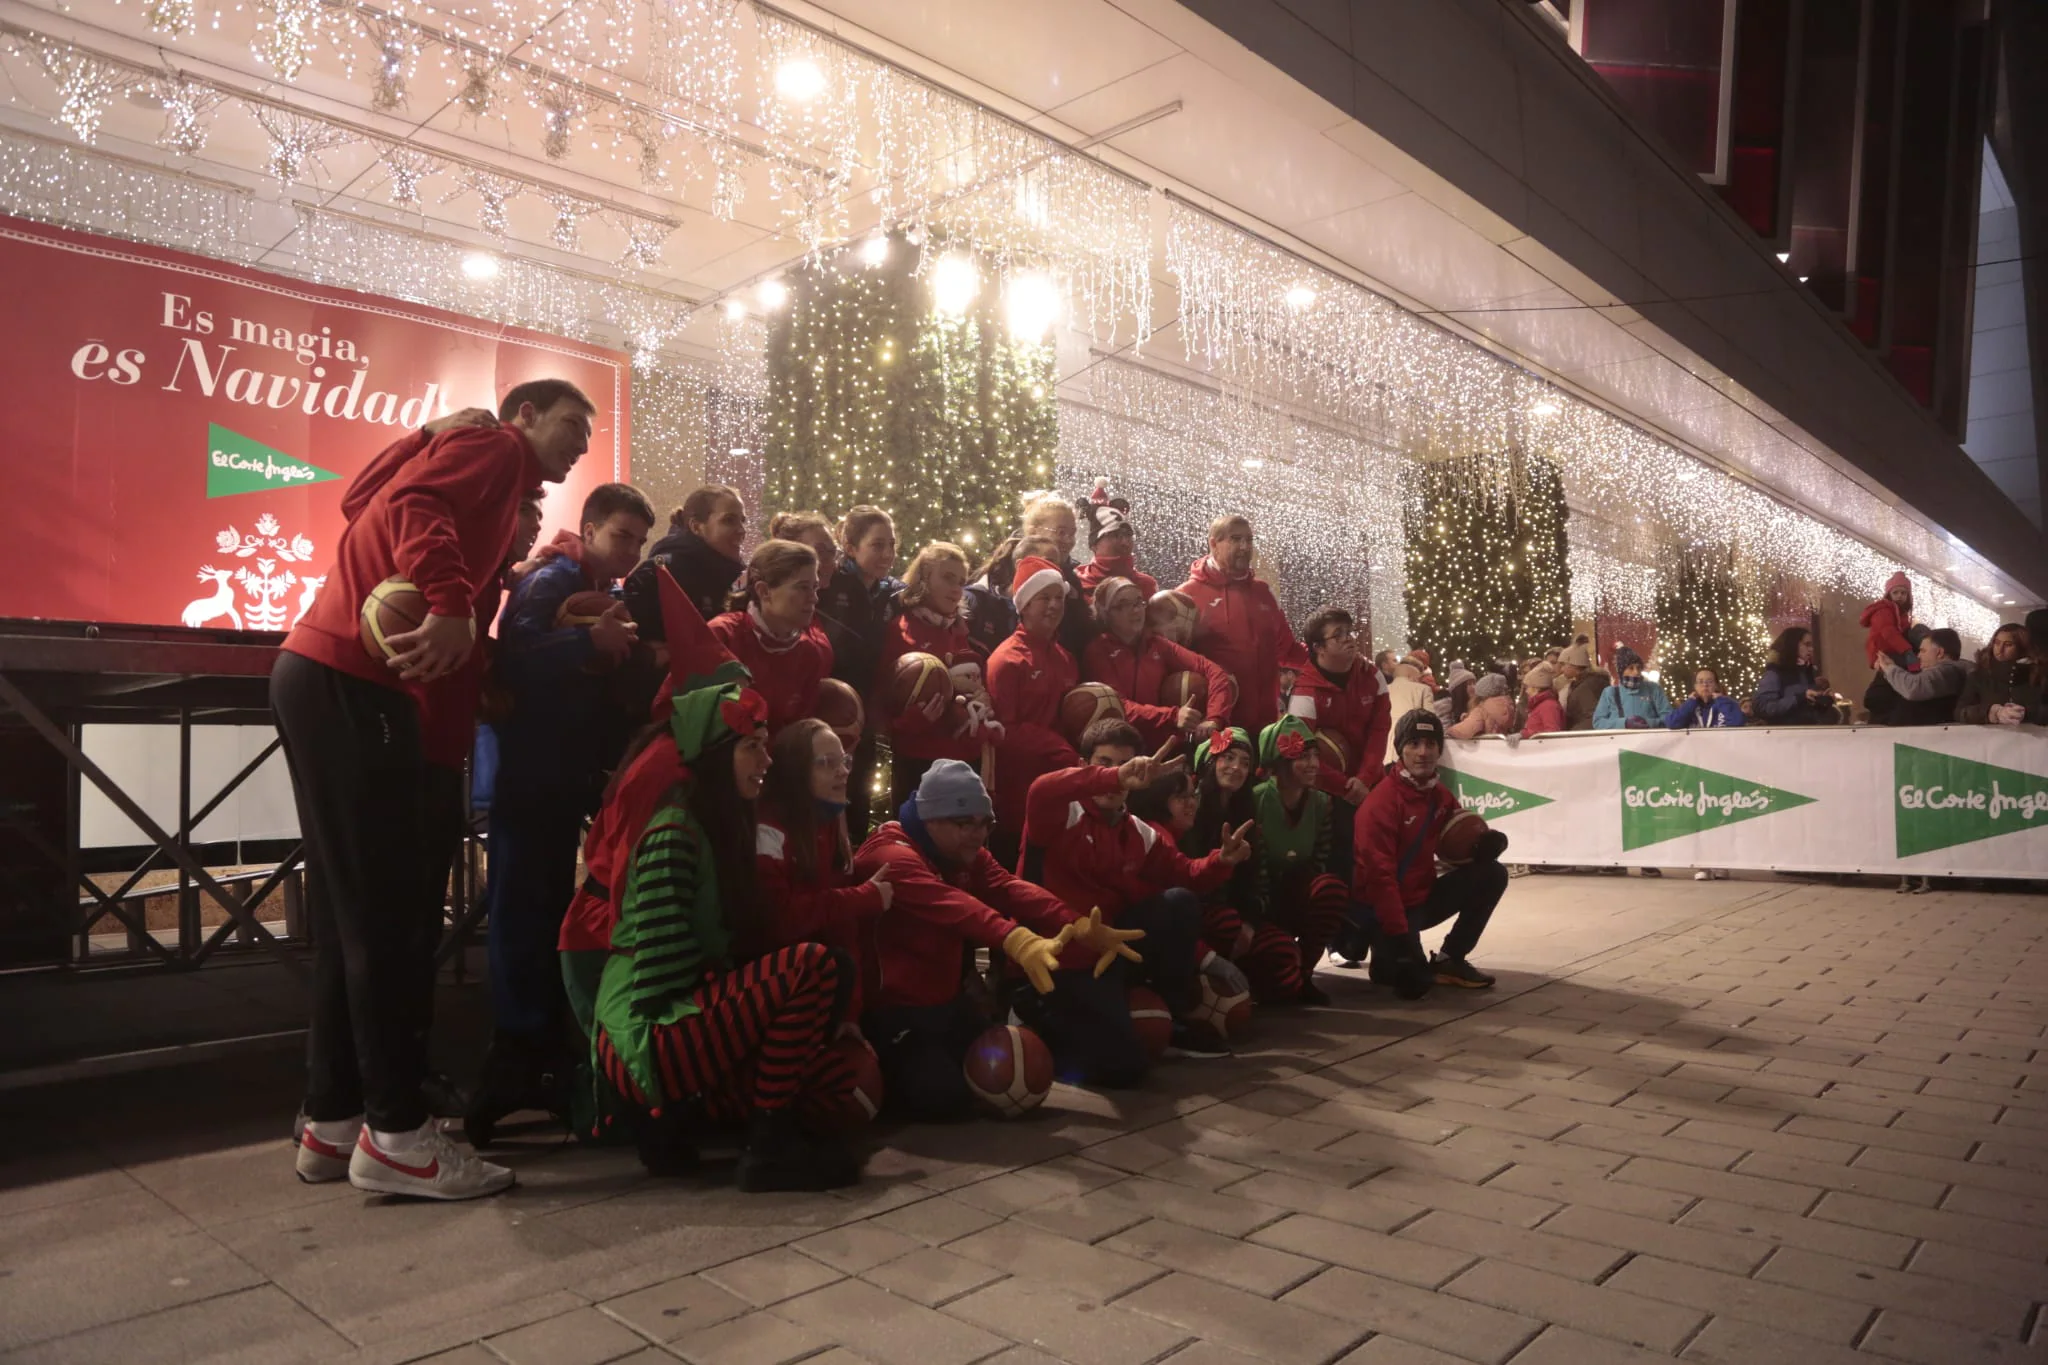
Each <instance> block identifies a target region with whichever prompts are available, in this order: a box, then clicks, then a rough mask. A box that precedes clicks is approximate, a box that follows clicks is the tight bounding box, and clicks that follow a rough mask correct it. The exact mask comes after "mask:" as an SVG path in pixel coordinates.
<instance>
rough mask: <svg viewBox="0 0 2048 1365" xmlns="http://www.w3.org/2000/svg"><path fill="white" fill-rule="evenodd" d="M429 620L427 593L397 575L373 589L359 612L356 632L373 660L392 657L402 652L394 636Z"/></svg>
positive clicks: (417, 627)
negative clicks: (392, 642) (397, 648)
mask: <svg viewBox="0 0 2048 1365" xmlns="http://www.w3.org/2000/svg"><path fill="white" fill-rule="evenodd" d="M426 619H427V595H426V594H425V593H423V592H421V591H420V590H419V589H418V588H415V587H414V586H413V585H412V584H411V583H409V582H407V581H406V580H405V579H403V578H399V577H397V576H396V575H393V576H392V577H390V578H387V579H385V580H384V581H383V582H382V583H379V584H378V585H377V586H376V587H374V588H372V589H370V595H369V596H368V597H365V598H364V599H363V609H362V611H360V612H359V613H357V617H356V621H357V628H356V633H357V634H358V635H359V636H361V637H362V641H363V648H364V649H366V650H368V651H369V652H370V657H371V658H373V659H389V658H391V657H392V656H393V655H395V654H397V653H398V651H397V650H395V649H393V648H392V647H391V637H392V636H394V635H403V634H405V633H406V632H407V631H409V630H418V629H419V626H420V623H421V622H422V621H424V620H426Z"/></svg>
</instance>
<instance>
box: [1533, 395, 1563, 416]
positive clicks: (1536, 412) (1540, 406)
mask: <svg viewBox="0 0 2048 1365" xmlns="http://www.w3.org/2000/svg"><path fill="white" fill-rule="evenodd" d="M1563 411H1564V409H1563V408H1561V407H1559V406H1558V405H1557V404H1555V403H1553V402H1551V401H1550V400H1549V399H1548V398H1546V399H1544V400H1543V401H1542V402H1540V403H1537V404H1536V405H1535V406H1533V407H1531V408H1530V409H1529V415H1530V416H1531V417H1555V416H1557V414H1559V413H1560V412H1563Z"/></svg>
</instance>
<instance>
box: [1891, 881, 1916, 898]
mask: <svg viewBox="0 0 2048 1365" xmlns="http://www.w3.org/2000/svg"><path fill="white" fill-rule="evenodd" d="M1912 889H1913V879H1912V878H1911V877H1901V878H1899V884H1898V885H1897V886H1895V887H1893V888H1892V894H1893V895H1895V896H1903V895H1905V894H1906V893H1907V892H1909V891H1911V890H1912Z"/></svg>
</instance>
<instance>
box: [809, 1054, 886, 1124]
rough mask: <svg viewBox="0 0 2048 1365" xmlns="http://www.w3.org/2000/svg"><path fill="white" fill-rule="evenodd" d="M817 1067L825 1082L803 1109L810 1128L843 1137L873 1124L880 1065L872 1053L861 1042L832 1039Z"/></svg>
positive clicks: (879, 1093) (878, 1110) (879, 1089)
mask: <svg viewBox="0 0 2048 1365" xmlns="http://www.w3.org/2000/svg"><path fill="white" fill-rule="evenodd" d="M818 1065H819V1069H820V1073H821V1074H822V1075H823V1076H824V1077H826V1078H828V1080H827V1083H826V1084H825V1085H824V1086H822V1087H821V1088H820V1091H819V1092H818V1094H817V1097H816V1100H815V1103H812V1104H809V1105H807V1106H806V1109H807V1110H808V1114H807V1117H808V1119H809V1126H812V1127H816V1128H819V1129H821V1130H823V1131H825V1132H828V1133H831V1134H834V1135H837V1136H841V1137H843V1136H846V1135H847V1134H850V1133H856V1132H859V1131H860V1130H861V1129H863V1128H865V1127H867V1126H868V1125H869V1124H870V1123H873V1122H874V1121H875V1115H877V1114H879V1113H881V1112H882V1064H881V1062H880V1061H879V1060H877V1059H876V1057H875V1050H874V1049H873V1048H871V1047H869V1046H868V1045H867V1042H866V1041H865V1040H864V1039H860V1038H839V1039H835V1040H834V1041H833V1042H831V1043H830V1044H828V1045H827V1046H826V1048H825V1056H824V1057H822V1058H820V1059H819V1063H818Z"/></svg>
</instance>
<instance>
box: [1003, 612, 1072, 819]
mask: <svg viewBox="0 0 2048 1365" xmlns="http://www.w3.org/2000/svg"><path fill="white" fill-rule="evenodd" d="M1080 681H1081V670H1080V669H1079V668H1078V667H1076V665H1075V663H1074V656H1073V655H1071V654H1069V653H1067V651H1066V649H1065V648H1064V647H1062V646H1061V645H1060V644H1058V643H1057V642H1056V641H1052V640H1043V641H1041V640H1034V639H1032V638H1031V636H1030V635H1029V634H1028V633H1027V632H1026V631H1025V630H1023V628H1021V627H1019V628H1018V630H1017V631H1016V633H1015V634H1013V635H1011V636H1010V638H1009V639H1007V640H1005V641H1003V642H1002V643H1001V644H999V645H997V646H996V649H995V653H993V654H991V655H989V658H988V692H989V697H990V698H991V699H992V700H993V701H994V702H995V704H996V719H997V720H999V721H1001V722H1002V723H1003V738H1002V741H1001V742H1000V743H999V744H998V745H997V747H996V773H995V778H996V785H995V790H994V791H993V792H992V793H990V794H991V795H992V796H994V798H995V803H996V819H997V820H998V821H999V822H1000V823H1001V824H1002V825H1004V826H1005V827H1006V828H1008V829H1017V828H1019V827H1021V826H1022V824H1023V822H1024V801H1025V798H1026V796H1027V795H1028V794H1029V793H1030V790H1031V784H1032V783H1033V782H1035V781H1036V780H1037V779H1038V777H1039V776H1040V775H1041V774H1043V773H1049V772H1056V771H1058V770H1059V769H1061V768H1071V767H1074V766H1075V765H1076V764H1078V763H1079V762H1080V761H1081V759H1080V756H1079V755H1078V754H1076V753H1075V752H1074V746H1073V745H1071V744H1069V743H1067V740H1066V736H1064V735H1062V734H1061V733H1060V728H1059V727H1060V702H1061V701H1062V700H1064V699H1065V698H1066V695H1067V693H1069V692H1071V691H1073V690H1074V688H1075V687H1076V686H1077V685H1078V684H1079V683H1080Z"/></svg>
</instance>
